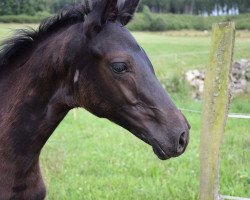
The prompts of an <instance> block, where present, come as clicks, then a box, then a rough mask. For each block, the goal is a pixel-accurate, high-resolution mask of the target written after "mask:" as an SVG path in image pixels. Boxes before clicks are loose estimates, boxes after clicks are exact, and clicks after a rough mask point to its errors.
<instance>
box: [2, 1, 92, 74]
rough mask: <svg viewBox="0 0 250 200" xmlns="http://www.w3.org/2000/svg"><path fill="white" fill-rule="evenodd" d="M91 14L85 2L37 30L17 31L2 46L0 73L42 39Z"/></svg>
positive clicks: (72, 7) (55, 17)
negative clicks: (15, 58) (13, 59)
mask: <svg viewBox="0 0 250 200" xmlns="http://www.w3.org/2000/svg"><path fill="white" fill-rule="evenodd" d="M90 12H91V6H90V3H89V2H88V1H85V3H82V4H79V5H76V6H71V7H68V8H67V9H64V10H62V11H61V12H60V13H59V14H58V15H56V16H54V17H50V18H47V19H45V20H44V21H42V23H41V24H40V26H39V28H38V29H37V30H35V29H32V28H28V29H21V30H17V31H16V33H15V36H13V37H11V38H9V39H7V40H5V41H3V42H2V43H1V44H0V71H1V70H3V68H4V66H5V65H7V64H9V63H10V61H11V60H12V58H14V57H16V55H19V54H21V53H23V52H24V51H27V50H28V49H30V48H31V47H32V46H33V45H35V44H36V42H37V41H39V40H40V39H41V38H44V37H45V36H47V35H50V34H52V33H54V32H56V31H58V30H60V29H61V28H63V27H66V26H70V25H73V24H76V23H80V22H84V19H85V16H86V15H88V14H89V13H90Z"/></svg>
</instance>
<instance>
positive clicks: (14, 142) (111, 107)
mask: <svg viewBox="0 0 250 200" xmlns="http://www.w3.org/2000/svg"><path fill="white" fill-rule="evenodd" d="M138 2H139V0H127V1H125V3H124V4H123V5H119V6H118V5H117V0H109V1H108V0H102V1H99V2H94V3H93V4H92V5H90V4H89V3H88V2H86V3H85V4H84V5H79V6H77V7H74V8H71V9H69V10H66V11H64V12H62V13H61V14H60V15H58V16H56V17H54V18H52V19H49V20H46V21H44V22H43V23H42V24H41V25H40V27H39V30H38V31H31V30H30V31H27V30H26V31H22V32H20V33H19V36H16V37H14V38H11V39H10V40H8V41H5V42H4V43H3V45H2V50H1V52H0V91H1V96H0V105H1V107H0V200H7V199H12V200H14V199H16V200H21V199H23V200H41V199H44V198H45V194H46V192H45V186H44V183H43V180H42V177H41V174H40V168H39V154H40V151H41V149H42V147H43V146H44V144H45V143H46V141H47V140H48V138H49V137H50V135H51V134H52V133H53V131H54V130H55V128H56V127H57V126H58V124H59V123H60V122H61V121H62V119H63V118H64V117H65V115H66V114H67V113H68V111H69V110H70V109H72V108H75V107H83V108H85V109H87V110H88V111H90V112H91V113H93V114H95V115H97V116H98V117H104V118H107V119H109V120H111V121H113V122H115V123H116V124H119V125H120V126H122V127H124V128H126V129H127V130H129V131H130V132H132V133H133V134H134V135H136V136H137V137H139V138H140V139H142V140H143V141H145V142H146V143H148V144H150V145H151V146H152V147H153V150H154V152H155V153H156V154H157V156H158V157H159V158H160V159H162V160H165V159H168V158H170V157H176V156H179V155H180V154H182V153H183V152H184V150H185V148H186V146H187V144H188V134H189V125H188V122H187V121H186V119H185V117H184V116H183V115H182V113H181V112H180V111H179V110H178V109H177V108H176V107H175V105H174V104H173V102H172V101H171V100H170V98H169V96H168V95H167V94H166V92H165V91H164V89H163V88H162V87H161V84H160V83H159V81H158V80H157V79H156V77H155V74H154V70H153V67H152V65H151V63H150V61H149V59H148V57H147V55H146V54H145V52H144V51H143V49H142V48H141V47H140V46H139V45H138V44H137V42H136V41H135V39H134V38H133V36H132V35H131V34H130V33H129V31H128V30H127V29H126V28H125V27H124V26H125V25H126V24H127V23H128V22H129V21H130V20H131V18H132V16H133V14H134V12H135V10H136V7H137V5H138Z"/></svg>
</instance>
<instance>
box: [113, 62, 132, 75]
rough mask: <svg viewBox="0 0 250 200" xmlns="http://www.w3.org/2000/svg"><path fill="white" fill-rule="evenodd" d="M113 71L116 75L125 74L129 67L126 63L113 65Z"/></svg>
mask: <svg viewBox="0 0 250 200" xmlns="http://www.w3.org/2000/svg"><path fill="white" fill-rule="evenodd" d="M111 69H112V70H113V72H115V73H116V74H123V73H125V72H127V71H128V67H127V65H126V64H125V63H112V64H111Z"/></svg>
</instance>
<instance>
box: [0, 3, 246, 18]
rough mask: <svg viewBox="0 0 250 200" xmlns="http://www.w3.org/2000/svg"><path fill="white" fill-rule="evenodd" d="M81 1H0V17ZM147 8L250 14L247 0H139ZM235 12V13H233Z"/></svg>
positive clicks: (29, 13) (59, 7) (156, 10)
mask: <svg viewBox="0 0 250 200" xmlns="http://www.w3.org/2000/svg"><path fill="white" fill-rule="evenodd" d="M82 1H83V0H0V15H19V14H26V15H35V14H37V13H39V12H47V13H56V12H58V10H60V9H62V8H63V7H65V6H68V5H72V4H75V3H79V2H82ZM144 6H148V7H149V9H150V10H151V11H152V12H155V13H174V14H194V15H203V14H205V15H211V14H213V13H217V15H220V14H222V13H224V14H226V13H227V14H238V13H246V12H250V1H249V0H141V3H140V6H139V12H140V11H142V10H143V7H144ZM234 12H235V13H234Z"/></svg>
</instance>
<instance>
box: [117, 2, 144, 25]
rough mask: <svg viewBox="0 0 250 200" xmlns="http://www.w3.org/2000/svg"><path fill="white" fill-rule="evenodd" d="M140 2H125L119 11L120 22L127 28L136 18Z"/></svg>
mask: <svg viewBox="0 0 250 200" xmlns="http://www.w3.org/2000/svg"><path fill="white" fill-rule="evenodd" d="M139 2H140V0H125V2H124V4H123V5H120V7H119V9H118V20H119V21H120V22H121V24H122V25H123V26H126V25H127V24H128V23H129V22H130V21H131V20H132V19H133V16H134V13H135V12H136V10H137V7H138V4H139Z"/></svg>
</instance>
